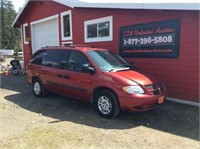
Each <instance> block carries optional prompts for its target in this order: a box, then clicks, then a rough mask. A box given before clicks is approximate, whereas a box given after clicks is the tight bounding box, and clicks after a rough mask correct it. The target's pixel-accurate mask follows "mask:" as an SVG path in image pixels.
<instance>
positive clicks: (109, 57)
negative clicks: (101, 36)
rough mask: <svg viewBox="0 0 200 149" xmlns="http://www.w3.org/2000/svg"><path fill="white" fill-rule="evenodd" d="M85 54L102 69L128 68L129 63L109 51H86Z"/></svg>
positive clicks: (116, 69)
mask: <svg viewBox="0 0 200 149" xmlns="http://www.w3.org/2000/svg"><path fill="white" fill-rule="evenodd" d="M87 55H88V56H89V57H90V58H91V59H92V61H93V62H94V63H95V64H96V65H97V66H98V67H99V68H100V69H101V70H102V71H121V70H127V69H129V67H128V66H129V65H130V64H129V63H128V62H126V61H125V60H124V59H123V58H121V57H120V56H119V55H116V54H114V53H112V52H110V51H107V50H105V51H88V52H87Z"/></svg>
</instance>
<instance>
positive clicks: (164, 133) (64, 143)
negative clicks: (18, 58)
mask: <svg viewBox="0 0 200 149" xmlns="http://www.w3.org/2000/svg"><path fill="white" fill-rule="evenodd" d="M0 148H1V149H7V148H8V149H9V148H16V149H43V148H44V149H47V148H48V149H68V148H73V149H74V148H83V149H89V148H101V149H102V148H103V149H108V148H110V149H112V148H113V149H118V148H122V149H123V148H127V149H129V148H135V149H140V148H141V149H197V148H200V142H199V108H198V107H194V106H188V105H182V104H177V103H173V102H169V101H168V102H166V103H165V104H163V105H162V106H161V107H159V108H157V109H155V110H152V111H148V112H142V113H128V112H122V113H121V114H120V115H119V116H118V117H116V118H115V119H111V120H107V119H104V118H101V117H100V116H98V115H97V113H96V112H95V111H94V110H93V108H92V106H91V104H90V103H85V102H82V101H78V100H73V99H69V98H66V97H62V96H59V95H54V94H51V95H49V96H48V97H47V98H36V97H34V95H33V94H32V89H31V86H29V85H28V84H27V83H26V80H25V77H24V76H8V77H6V76H4V75H1V90H0Z"/></svg>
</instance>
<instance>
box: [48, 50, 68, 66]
mask: <svg viewBox="0 0 200 149" xmlns="http://www.w3.org/2000/svg"><path fill="white" fill-rule="evenodd" d="M68 55H69V51H68V50H48V51H47V56H46V59H45V66H47V67H53V68H58V69H66V64H67V59H68Z"/></svg>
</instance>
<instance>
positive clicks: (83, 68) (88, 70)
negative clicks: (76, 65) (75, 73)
mask: <svg viewBox="0 0 200 149" xmlns="http://www.w3.org/2000/svg"><path fill="white" fill-rule="evenodd" d="M82 70H83V71H84V72H89V73H91V74H94V73H95V69H94V68H93V67H91V66H89V65H88V64H83V66H82Z"/></svg>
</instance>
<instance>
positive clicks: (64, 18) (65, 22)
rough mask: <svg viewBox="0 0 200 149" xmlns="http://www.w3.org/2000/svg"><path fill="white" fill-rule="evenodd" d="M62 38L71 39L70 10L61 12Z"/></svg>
mask: <svg viewBox="0 0 200 149" xmlns="http://www.w3.org/2000/svg"><path fill="white" fill-rule="evenodd" d="M61 31H62V40H72V19H71V10H70V11H66V12H63V13H61Z"/></svg>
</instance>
